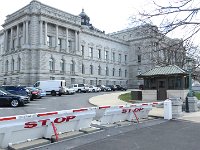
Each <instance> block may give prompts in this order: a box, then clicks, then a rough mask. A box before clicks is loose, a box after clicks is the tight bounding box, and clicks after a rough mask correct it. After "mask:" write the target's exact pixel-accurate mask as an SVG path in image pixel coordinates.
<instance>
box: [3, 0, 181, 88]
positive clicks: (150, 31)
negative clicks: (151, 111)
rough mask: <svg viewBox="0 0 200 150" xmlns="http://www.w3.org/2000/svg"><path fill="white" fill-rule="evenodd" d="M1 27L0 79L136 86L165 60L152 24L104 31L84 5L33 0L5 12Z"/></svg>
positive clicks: (177, 54) (15, 82) (155, 29)
mask: <svg viewBox="0 0 200 150" xmlns="http://www.w3.org/2000/svg"><path fill="white" fill-rule="evenodd" d="M80 12H81V11H80ZM2 27H3V30H1V31H0V65H1V67H0V84H14V85H16V84H21V85H27V86H31V85H33V84H34V83H35V82H36V81H38V80H56V79H62V80H66V82H67V84H73V83H86V84H90V85H96V84H104V85H108V84H120V85H126V86H128V87H131V88H137V87H138V85H140V84H142V80H139V79H138V78H137V75H138V74H141V73H144V72H146V71H148V70H150V69H152V68H154V67H155V66H156V65H157V63H159V61H161V60H160V59H162V58H164V59H166V56H165V54H166V51H167V50H166V49H163V52H162V51H159V52H158V49H159V47H161V46H160V45H161V44H160V43H159V42H158V41H159V39H158V36H159V34H157V33H159V31H158V28H157V27H156V26H153V25H149V24H146V25H141V26H137V27H133V28H129V29H125V30H122V31H117V32H114V33H110V34H106V33H105V32H104V31H101V30H99V29H97V28H95V27H94V26H93V25H92V24H91V23H90V18H89V16H87V14H86V13H85V12H84V10H82V12H81V13H80V14H79V15H72V14H70V13H67V12H64V11H61V10H59V9H56V8H53V7H51V6H48V5H45V4H42V3H41V2H39V1H36V0H32V1H31V2H30V4H28V5H26V6H25V7H23V8H21V9H19V10H18V11H16V12H14V13H12V14H10V15H8V16H7V17H6V20H5V22H4V24H3V25H2ZM176 41H178V40H177V39H170V38H167V37H166V38H165V40H164V42H168V43H172V42H176ZM181 49H182V47H181ZM181 49H180V46H179V49H178V50H177V49H176V50H174V54H176V55H174V56H173V53H172V54H171V53H170V55H171V58H172V59H169V58H168V60H170V61H171V63H173V61H176V62H175V63H177V65H179V64H178V63H179V58H181V56H182V55H183V53H182V50H181ZM175 51H176V52H175ZM167 57H169V53H167ZM176 57H177V58H176Z"/></svg>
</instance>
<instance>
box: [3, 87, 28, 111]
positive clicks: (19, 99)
mask: <svg viewBox="0 0 200 150" xmlns="http://www.w3.org/2000/svg"><path fill="white" fill-rule="evenodd" d="M25 101H26V97H24V96H20V95H14V94H11V93H9V92H7V91H5V90H0V104H1V105H9V106H12V107H18V106H24V104H25Z"/></svg>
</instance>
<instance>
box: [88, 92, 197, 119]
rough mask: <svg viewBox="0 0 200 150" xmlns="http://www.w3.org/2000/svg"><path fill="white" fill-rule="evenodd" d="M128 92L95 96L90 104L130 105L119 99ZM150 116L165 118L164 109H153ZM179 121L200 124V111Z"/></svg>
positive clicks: (186, 115) (185, 115)
mask: <svg viewBox="0 0 200 150" xmlns="http://www.w3.org/2000/svg"><path fill="white" fill-rule="evenodd" d="M128 92H130V90H128V91H123V92H115V93H108V94H104V95H99V96H95V97H92V98H90V99H89V103H91V104H93V105H95V106H107V105H109V106H116V105H126V104H130V103H127V102H124V101H122V100H120V99H119V98H118V97H119V95H121V94H124V93H128ZM149 116H157V117H163V116H164V109H163V108H156V107H153V109H152V110H151V111H150V112H149ZM179 119H182V120H186V121H192V122H200V111H198V112H190V113H185V112H183V116H182V117H180V118H179Z"/></svg>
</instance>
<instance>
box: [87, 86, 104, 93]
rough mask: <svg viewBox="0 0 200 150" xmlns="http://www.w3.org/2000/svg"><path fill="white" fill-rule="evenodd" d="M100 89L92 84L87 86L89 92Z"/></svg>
mask: <svg viewBox="0 0 200 150" xmlns="http://www.w3.org/2000/svg"><path fill="white" fill-rule="evenodd" d="M100 91H101V89H100V88H99V87H96V86H93V85H90V86H89V92H100Z"/></svg>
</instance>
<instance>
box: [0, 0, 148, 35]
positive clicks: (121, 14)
mask: <svg viewBox="0 0 200 150" xmlns="http://www.w3.org/2000/svg"><path fill="white" fill-rule="evenodd" d="M38 1H40V2H41V3H43V4H46V5H49V6H52V7H54V8H57V9H60V10H63V11H65V12H68V13H70V14H73V15H79V14H80V13H81V11H82V9H84V10H85V13H86V14H87V15H88V16H89V17H90V23H92V25H93V26H94V27H96V28H98V29H100V30H102V31H105V32H106V33H111V32H116V31H119V30H123V29H126V28H128V27H129V26H130V25H129V23H130V19H129V17H130V16H132V15H133V14H136V13H137V12H138V11H139V10H141V9H142V8H144V6H147V5H149V2H150V1H151V0H139V1H136V0H38ZM30 2H31V0H5V1H4V2H3V3H1V5H0V24H1V25H2V24H3V23H4V21H5V19H6V16H7V15H9V14H12V13H13V12H15V11H17V10H19V9H20V8H22V7H24V6H26V5H27V4H29V3H30ZM1 29H3V28H2V26H1V27H0V30H1Z"/></svg>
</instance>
